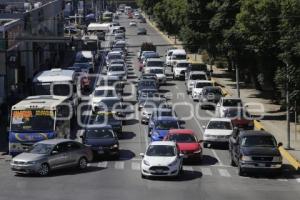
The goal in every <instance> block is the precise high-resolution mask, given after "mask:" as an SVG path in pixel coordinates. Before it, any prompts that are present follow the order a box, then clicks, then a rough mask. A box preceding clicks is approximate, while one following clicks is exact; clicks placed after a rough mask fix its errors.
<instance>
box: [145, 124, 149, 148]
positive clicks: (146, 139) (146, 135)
mask: <svg viewBox="0 0 300 200" xmlns="http://www.w3.org/2000/svg"><path fill="white" fill-rule="evenodd" d="M144 138H145V148H146V149H147V147H148V144H149V141H148V131H147V128H146V127H145V128H144Z"/></svg>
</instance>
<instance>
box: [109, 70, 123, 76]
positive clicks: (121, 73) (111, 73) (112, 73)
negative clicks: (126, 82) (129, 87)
mask: <svg viewBox="0 0 300 200" xmlns="http://www.w3.org/2000/svg"><path fill="white" fill-rule="evenodd" d="M124 74H125V72H124V71H114V72H107V75H124Z"/></svg>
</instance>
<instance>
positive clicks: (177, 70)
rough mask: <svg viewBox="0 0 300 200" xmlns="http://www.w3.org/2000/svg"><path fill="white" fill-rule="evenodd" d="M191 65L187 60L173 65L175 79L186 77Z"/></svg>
mask: <svg viewBox="0 0 300 200" xmlns="http://www.w3.org/2000/svg"><path fill="white" fill-rule="evenodd" d="M189 66H190V63H189V62H188V61H186V60H180V61H178V62H177V63H176V65H175V66H174V67H173V79H174V80H175V79H179V78H183V79H184V77H185V72H186V70H187V69H188V67H189Z"/></svg>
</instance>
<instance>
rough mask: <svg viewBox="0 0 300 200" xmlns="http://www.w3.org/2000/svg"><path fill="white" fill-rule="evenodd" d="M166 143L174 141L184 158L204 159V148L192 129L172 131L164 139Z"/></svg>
mask: <svg viewBox="0 0 300 200" xmlns="http://www.w3.org/2000/svg"><path fill="white" fill-rule="evenodd" d="M164 141H174V142H176V143H177V145H178V147H179V150H180V152H181V153H182V154H184V158H186V159H192V160H201V159H202V146H201V144H200V142H201V141H200V140H198V139H197V137H196V134H195V132H194V131H193V130H190V129H171V130H170V131H169V132H168V133H167V135H166V136H165V138H164Z"/></svg>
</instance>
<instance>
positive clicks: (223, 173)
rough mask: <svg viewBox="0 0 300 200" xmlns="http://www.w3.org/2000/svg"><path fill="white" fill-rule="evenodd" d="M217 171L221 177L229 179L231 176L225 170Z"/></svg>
mask: <svg viewBox="0 0 300 200" xmlns="http://www.w3.org/2000/svg"><path fill="white" fill-rule="evenodd" d="M218 171H219V174H220V175H221V176H224V177H231V175H230V174H229V172H228V171H227V170H226V169H218Z"/></svg>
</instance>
